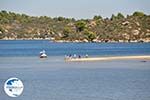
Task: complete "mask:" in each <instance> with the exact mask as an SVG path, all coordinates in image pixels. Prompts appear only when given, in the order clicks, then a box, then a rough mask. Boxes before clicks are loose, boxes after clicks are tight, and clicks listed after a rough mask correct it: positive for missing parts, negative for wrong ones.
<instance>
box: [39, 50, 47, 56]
mask: <svg viewBox="0 0 150 100" xmlns="http://www.w3.org/2000/svg"><path fill="white" fill-rule="evenodd" d="M40 58H47V55H46V52H45V50H43V51H41V52H40Z"/></svg>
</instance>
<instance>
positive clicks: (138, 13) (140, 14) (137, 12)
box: [133, 11, 145, 17]
mask: <svg viewBox="0 0 150 100" xmlns="http://www.w3.org/2000/svg"><path fill="white" fill-rule="evenodd" d="M144 15H145V14H144V13H143V12H139V11H136V12H134V13H133V16H138V17H142V16H144Z"/></svg>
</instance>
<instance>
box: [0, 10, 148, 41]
mask: <svg viewBox="0 0 150 100" xmlns="http://www.w3.org/2000/svg"><path fill="white" fill-rule="evenodd" d="M0 39H6V40H8V39H49V40H53V41H59V42H150V15H146V14H144V13H143V12H138V11H137V12H134V13H133V14H132V15H127V16H126V17H125V16H124V15H123V14H121V13H118V14H117V15H112V16H111V18H102V17H101V16H99V15H98V16H94V17H93V18H92V19H80V20H76V19H74V18H64V17H55V18H51V17H47V16H40V17H35V16H28V15H26V14H17V13H13V12H7V11H1V12H0Z"/></svg>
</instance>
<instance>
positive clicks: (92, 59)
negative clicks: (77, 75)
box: [65, 55, 150, 61]
mask: <svg viewBox="0 0 150 100" xmlns="http://www.w3.org/2000/svg"><path fill="white" fill-rule="evenodd" d="M125 59H148V60H150V55H147V56H115V57H93V58H71V59H65V61H103V60H125Z"/></svg>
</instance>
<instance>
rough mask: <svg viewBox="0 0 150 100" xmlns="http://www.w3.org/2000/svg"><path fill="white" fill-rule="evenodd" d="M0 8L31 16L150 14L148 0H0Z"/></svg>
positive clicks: (69, 16) (82, 16)
mask: <svg viewBox="0 0 150 100" xmlns="http://www.w3.org/2000/svg"><path fill="white" fill-rule="evenodd" d="M0 10H6V11H11V12H16V13H24V14H27V15H31V16H50V17H58V16H62V17H68V18H76V19H81V18H84V19H86V18H93V16H94V15H101V16H102V17H111V15H112V14H117V13H118V12H121V13H122V14H124V15H127V14H129V15H131V14H132V13H133V12H135V11H142V12H144V13H145V14H150V0H0Z"/></svg>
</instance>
